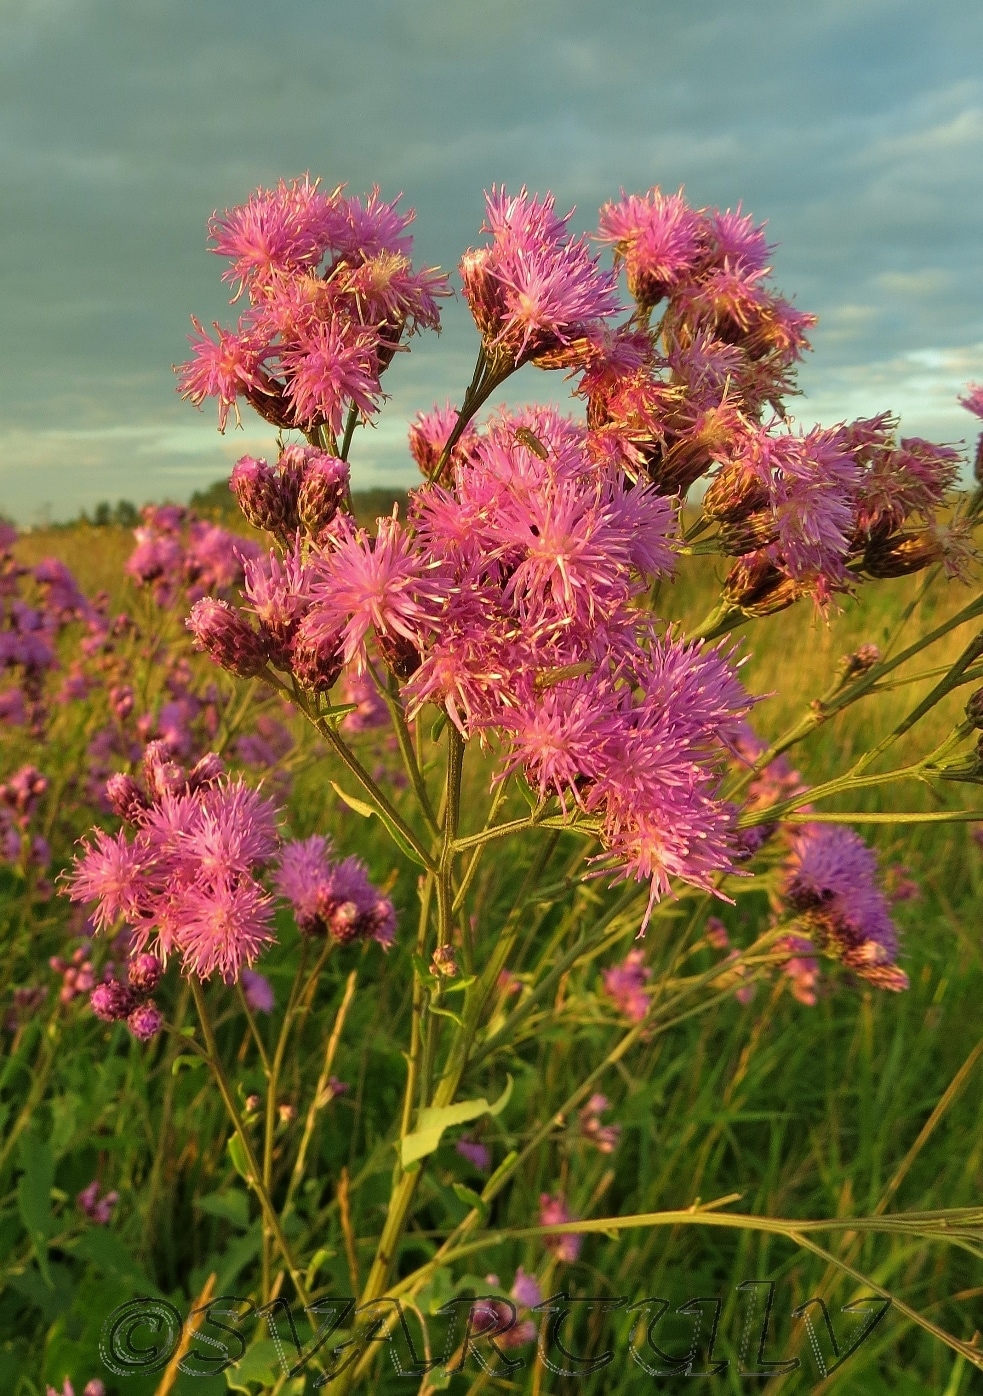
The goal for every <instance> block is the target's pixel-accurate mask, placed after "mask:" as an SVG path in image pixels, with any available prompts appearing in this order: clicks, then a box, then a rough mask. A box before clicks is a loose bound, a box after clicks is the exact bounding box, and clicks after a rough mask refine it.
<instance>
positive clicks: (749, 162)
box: [0, 0, 983, 523]
mask: <svg viewBox="0 0 983 1396" xmlns="http://www.w3.org/2000/svg"><path fill="white" fill-rule="evenodd" d="M981 52H983V5H980V3H979V0H808V3H806V0H701V3H700V4H698V5H697V4H693V3H691V0H484V3H480V4H479V3H468V0H276V3H275V4H270V3H269V0H124V3H122V4H121V3H119V0H0V200H2V214H0V307H2V308H0V323H2V326H3V333H2V335H0V511H2V512H7V513H9V514H12V515H13V516H14V517H16V518H17V519H19V520H20V521H21V522H25V523H29V522H37V521H41V520H42V519H44V518H45V517H51V518H55V519H58V518H66V517H71V516H72V515H74V514H76V513H77V512H78V510H79V508H80V507H83V506H87V507H91V506H92V505H93V504H94V503H96V502H97V501H98V500H101V499H110V500H115V499H117V498H120V497H126V498H130V499H132V500H134V501H136V502H138V503H140V502H143V501H144V500H147V499H151V498H162V497H165V496H166V497H170V498H173V499H182V498H187V496H188V495H189V494H190V493H191V491H192V490H194V489H196V488H198V487H199V486H202V485H206V484H208V483H210V482H211V481H212V480H214V479H216V478H217V477H218V476H220V475H222V474H223V473H227V472H228V470H229V468H230V466H231V463H232V462H233V460H234V459H235V457H236V456H238V455H239V454H242V453H243V452H244V451H247V450H249V451H252V452H254V453H258V454H262V453H263V452H264V451H268V450H269V449H270V448H271V447H272V440H271V437H270V434H269V430H268V428H266V427H265V424H263V423H262V422H260V421H259V419H258V418H253V419H252V420H249V419H247V418H245V417H244V421H245V430H244V431H242V432H233V431H231V430H230V431H229V433H228V435H227V436H226V437H225V438H223V437H221V436H219V435H218V433H217V431H216V429H215V417H214V414H213V412H212V411H211V410H210V409H206V411H205V412H204V413H203V414H199V413H197V412H196V411H195V410H194V409H193V408H192V407H190V406H189V405H188V404H187V403H182V402H181V401H180V400H179V399H178V397H177V395H176V393H175V391H174V378H173V375H172V373H171V365H172V363H174V362H176V361H179V360H181V359H182V358H184V357H185V356H186V350H187V345H186V339H185V335H186V333H187V330H188V328H189V323H188V316H189V313H190V312H192V311H194V312H195V313H197V314H198V315H199V316H200V317H201V318H202V319H203V320H205V321H208V320H211V319H215V318H223V317H225V318H226V319H227V318H228V312H227V307H226V306H225V297H224V296H223V291H222V287H221V285H220V283H219V273H220V271H221V266H222V264H221V263H220V262H219V261H218V260H217V259H216V258H215V257H213V256H211V255H210V254H208V253H207V252H206V250H205V221H206V219H207V217H208V215H209V214H210V213H211V212H212V211H213V209H215V208H223V207H227V206H229V205H232V204H235V203H237V202H240V201H242V200H243V199H244V198H245V197H246V196H247V195H248V194H249V192H250V191H251V190H252V189H253V188H254V187H255V186H257V185H258V184H260V183H266V184H269V183H271V182H275V180H276V179H277V178H278V177H280V176H281V175H282V176H292V175H297V174H301V173H303V172H304V171H306V170H310V171H311V173H312V174H319V175H321V176H322V177H323V179H324V181H325V183H326V184H328V185H334V184H337V183H341V182H342V181H346V182H347V183H348V185H349V189H350V192H352V193H359V192H362V191H364V190H365V189H367V188H368V187H369V186H371V184H372V183H373V182H378V183H379V184H380V185H381V186H382V189H383V191H384V193H386V194H387V195H389V196H392V195H393V194H395V193H397V192H399V191H400V190H403V191H404V193H405V196H406V201H407V202H408V203H409V204H411V205H412V206H413V207H415V208H416V210H417V223H416V229H415V231H416V251H417V258H418V260H419V261H422V262H425V263H428V264H440V265H442V266H444V267H445V268H450V267H453V266H454V265H455V264H456V262H457V259H458V257H459V255H460V252H461V251H462V250H463V249H464V248H465V247H467V246H468V245H469V243H474V242H475V240H476V237H477V229H478V226H479V224H480V222H481V216H482V189H483V187H485V186H487V185H490V184H491V183H492V182H496V183H505V184H506V186H507V187H511V186H516V187H517V186H518V185H520V184H522V183H526V184H527V185H529V186H530V187H531V188H533V189H536V190H539V191H545V190H546V189H547V188H551V189H553V190H554V191H555V193H556V195H557V200H558V203H559V204H561V205H563V207H564V210H565V209H566V208H569V207H570V206H571V205H573V204H575V205H576V206H577V212H576V214H575V216H574V222H575V224H576V225H577V226H578V227H582V228H589V227H591V226H593V224H594V222H595V220H596V213H597V208H598V205H599V204H600V203H602V202H603V201H604V200H605V199H607V198H610V197H612V196H615V195H617V192H618V190H619V188H621V187H624V188H625V189H627V190H644V189H647V188H649V187H650V186H651V185H653V184H659V185H661V186H662V187H663V188H665V189H676V188H677V187H678V186H679V185H680V184H685V186H686V191H687V195H688V197H689V198H690V200H691V202H693V203H695V204H698V205H704V204H715V205H719V206H721V207H727V206H731V207H733V206H734V205H736V204H737V202H738V201H739V200H743V203H744V207H745V209H746V210H748V211H750V212H753V213H754V215H755V216H756V217H757V218H758V219H760V220H764V219H767V220H768V228H769V235H770V239H771V241H773V242H778V243H779V244H780V246H779V249H778V251H777V253H776V255H775V259H774V260H775V282H776V284H777V286H778V287H779V288H780V289H781V290H782V291H783V292H784V293H785V294H787V295H791V296H793V297H794V299H795V300H796V302H797V304H799V305H800V306H801V307H803V308H804V309H809V310H814V311H816V312H818V314H819V315H820V325H819V328H818V330H817V331H816V332H815V334H814V336H813V343H814V353H813V355H812V356H811V359H810V360H809V363H808V365H807V366H806V368H805V370H804V372H803V373H802V376H801V383H802V386H803V387H804V388H805V390H806V392H805V396H804V397H803V398H801V399H799V400H797V403H796V405H795V406H794V407H793V409H792V410H793V411H794V412H795V413H796V415H797V417H798V418H799V419H800V420H801V421H803V422H805V423H806V424H807V425H811V424H812V423H813V422H814V421H817V420H818V421H824V422H833V421H837V420H840V419H842V418H843V417H845V416H849V415H856V414H859V413H862V412H872V411H875V410H880V409H883V408H891V409H893V410H894V411H896V412H897V413H899V414H900V416H901V420H902V426H903V428H905V429H906V431H908V432H909V433H913V434H919V435H926V436H934V437H935V438H936V439H942V440H950V441H951V440H958V439H960V438H964V437H966V436H967V435H971V434H972V430H973V421H972V419H971V418H969V417H968V416H967V414H966V413H965V412H963V410H962V409H961V408H959V407H958V406H957V405H956V403H955V397H956V394H957V393H958V392H959V391H960V389H961V387H962V386H963V385H964V384H965V383H966V382H967V381H968V380H972V379H975V380H977V381H981V380H983V257H981V234H983V76H981V69H980V61H979V58H980V54H981ZM473 356H474V336H473V331H472V330H471V329H470V326H469V322H468V320H467V316H466V313H465V311H464V310H463V307H462V306H461V304H460V303H458V304H457V305H456V306H452V307H451V308H450V310H449V311H448V313H447V315H446V318H445V331H444V333H443V335H442V336H441V337H440V338H439V339H437V338H435V337H433V336H431V337H429V338H428V339H425V340H419V341H416V347H415V349H414V352H413V353H412V354H411V355H403V356H400V357H399V358H398V359H397V361H396V363H395V365H394V366H393V368H392V370H391V371H390V373H389V374H388V375H387V378H388V382H387V385H386V386H387V388H388V390H389V391H390V392H391V393H392V401H391V402H390V404H389V405H388V408H387V411H386V412H385V414H384V415H383V417H382V420H381V424H380V426H379V427H378V428H377V429H375V430H371V431H367V432H363V433H361V436H362V441H361V443H360V448H359V453H358V454H357V455H356V457H355V460H356V466H355V471H356V482H357V483H361V484H363V485H369V484H374V483H383V482H391V481H396V480H399V479H401V478H402V479H407V478H412V471H411V469H410V468H409V467H408V466H407V463H406V462H407V456H406V450H405V428H406V422H407V421H408V419H409V417H410V416H412V414H413V413H414V412H415V411H416V410H418V409H419V408H421V407H427V406H429V405H430V404H431V403H432V402H433V401H434V400H435V399H439V400H441V401H443V400H444V399H445V398H446V397H448V396H452V397H454V396H458V397H459V395H460V390H461V388H462V386H463V385H464V384H465V383H466V382H467V381H468V379H469V378H470V375H471V366H472V362H473ZM512 391H513V394H514V395H515V396H519V395H521V394H525V395H527V396H528V397H530V398H534V397H536V396H540V397H542V396H546V395H547V394H549V393H552V394H554V395H555V394H557V393H559V392H561V391H562V383H561V381H560V380H559V379H557V378H554V377H547V376H544V375H543V374H541V373H538V372H537V371H536V370H535V369H531V368H530V369H526V370H524V376H523V377H521V378H520V379H519V380H517V382H516V383H515V384H514V385H513V387H512Z"/></svg>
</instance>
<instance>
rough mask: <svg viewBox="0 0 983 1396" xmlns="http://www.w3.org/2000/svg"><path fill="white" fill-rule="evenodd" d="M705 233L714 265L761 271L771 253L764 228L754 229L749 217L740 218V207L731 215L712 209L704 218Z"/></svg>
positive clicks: (746, 215)
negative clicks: (715, 263) (709, 243)
mask: <svg viewBox="0 0 983 1396" xmlns="http://www.w3.org/2000/svg"><path fill="white" fill-rule="evenodd" d="M705 227H706V232H707V233H708V234H709V238H710V242H711V246H712V249H713V259H714V261H715V262H717V263H718V265H727V264H729V265H730V266H735V267H739V268H741V269H742V270H743V271H750V272H761V271H765V270H766V268H767V264H768V258H769V256H770V255H771V252H772V251H773V249H772V248H771V247H769V246H768V242H767V240H766V238H765V224H764V223H760V224H758V225H757V226H756V225H755V222H754V219H753V218H752V217H751V215H750V214H742V212H741V205H740V204H738V205H737V208H736V209H735V210H734V212H733V213H731V211H730V209H727V211H726V212H725V213H721V212H720V210H719V209H712V210H710V211H709V213H708V214H707V216H706V224H705Z"/></svg>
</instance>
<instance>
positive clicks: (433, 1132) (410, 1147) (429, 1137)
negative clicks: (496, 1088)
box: [400, 1076, 512, 1168]
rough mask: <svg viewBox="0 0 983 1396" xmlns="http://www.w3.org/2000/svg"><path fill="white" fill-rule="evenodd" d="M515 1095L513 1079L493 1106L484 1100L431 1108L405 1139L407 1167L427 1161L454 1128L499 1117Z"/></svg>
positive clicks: (424, 1111)
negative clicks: (428, 1156) (483, 1116)
mask: <svg viewBox="0 0 983 1396" xmlns="http://www.w3.org/2000/svg"><path fill="white" fill-rule="evenodd" d="M511 1094H512V1077H511V1076H510V1077H509V1078H508V1084H507V1085H506V1087H505V1090H504V1091H503V1092H502V1094H501V1095H500V1096H499V1098H498V1099H497V1100H496V1101H495V1102H494V1103H493V1104H491V1105H489V1103H488V1101H487V1100H486V1099H485V1098H484V1096H482V1097H481V1098H480V1099H479V1100H459V1101H458V1102H457V1104H456V1105H439V1106H427V1107H425V1108H424V1109H423V1110H421V1111H420V1114H419V1117H418V1119H417V1127H416V1129H415V1130H414V1132H413V1133H412V1134H407V1135H405V1136H404V1137H403V1141H402V1145H401V1149H400V1156H401V1159H402V1164H403V1167H404V1168H406V1167H407V1166H408V1165H409V1164H411V1163H415V1162H416V1161H417V1160H418V1159H422V1158H426V1156H427V1154H432V1153H433V1152H434V1150H435V1149H437V1148H438V1147H439V1145H440V1141H441V1139H442V1137H443V1134H444V1130H445V1129H449V1128H450V1127H451V1126H452V1125H464V1124H467V1123H468V1122H469V1121H470V1120H476V1119H478V1117H479V1115H499V1114H501V1112H502V1111H503V1110H504V1109H505V1107H506V1105H507V1104H508V1102H509V1097H510V1096H511Z"/></svg>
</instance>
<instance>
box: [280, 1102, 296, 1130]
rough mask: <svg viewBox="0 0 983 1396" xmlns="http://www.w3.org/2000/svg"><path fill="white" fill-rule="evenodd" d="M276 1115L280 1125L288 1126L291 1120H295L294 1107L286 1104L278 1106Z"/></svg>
mask: <svg viewBox="0 0 983 1396" xmlns="http://www.w3.org/2000/svg"><path fill="white" fill-rule="evenodd" d="M276 1113H277V1115H278V1116H279V1117H280V1123H281V1124H282V1125H288V1124H290V1122H291V1120H295V1119H296V1118H297V1108H296V1106H294V1105H288V1104H287V1103H284V1104H283V1105H278V1106H277V1108H276Z"/></svg>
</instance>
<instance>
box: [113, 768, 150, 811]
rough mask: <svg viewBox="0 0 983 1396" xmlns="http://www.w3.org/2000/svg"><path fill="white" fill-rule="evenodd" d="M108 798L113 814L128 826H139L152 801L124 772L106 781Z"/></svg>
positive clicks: (119, 772)
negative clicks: (123, 820)
mask: <svg viewBox="0 0 983 1396" xmlns="http://www.w3.org/2000/svg"><path fill="white" fill-rule="evenodd" d="M106 798H107V800H108V801H109V804H110V807H111V808H112V811H113V814H115V815H118V816H119V818H120V819H125V820H126V822H127V823H128V824H138V823H139V822H140V817H141V815H142V814H143V813H144V812H145V811H146V810H148V809H149V808H150V801H149V800H148V799H147V797H146V795H145V794H144V793H143V791H142V790H141V789H140V787H139V785H137V783H136V781H135V780H134V779H133V777H132V776H128V775H126V774H125V773H124V772H122V771H118V772H117V773H116V774H115V775H112V776H110V777H109V779H108V780H107V781H106Z"/></svg>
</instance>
